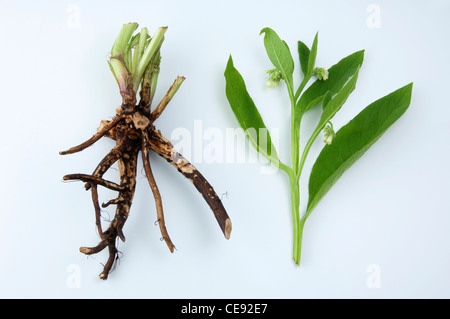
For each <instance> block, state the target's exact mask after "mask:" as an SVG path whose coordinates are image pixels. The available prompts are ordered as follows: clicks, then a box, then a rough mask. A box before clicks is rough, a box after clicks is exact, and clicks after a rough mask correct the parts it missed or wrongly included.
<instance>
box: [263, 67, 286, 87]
mask: <svg viewBox="0 0 450 319" xmlns="http://www.w3.org/2000/svg"><path fill="white" fill-rule="evenodd" d="M266 73H267V74H268V75H269V80H268V81H267V83H266V85H267V87H270V88H276V87H277V86H278V85H280V81H281V79H282V78H283V75H282V74H281V71H280V70H278V69H272V70H269V71H267V72H266Z"/></svg>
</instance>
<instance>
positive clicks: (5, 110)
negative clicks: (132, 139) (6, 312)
mask: <svg viewBox="0 0 450 319" xmlns="http://www.w3.org/2000/svg"><path fill="white" fill-rule="evenodd" d="M372 4H374V5H375V6H372ZM374 8H375V11H374ZM377 10H379V11H377ZM376 12H379V15H376ZM374 14H375V15H376V16H374ZM449 16H450V2H449V1H437V0H436V1H431V2H425V1H389V2H388V1H331V0H330V1H283V0H278V1H242V0H240V1H235V0H228V1H220V2H219V1H127V2H124V1H111V0H109V1H95V2H94V1H75V2H69V1H20V2H19V1H0V41H1V43H2V44H1V53H0V58H1V73H0V74H1V76H0V88H1V92H2V94H1V96H2V99H1V100H2V101H1V105H2V106H1V107H2V115H3V121H2V125H1V126H0V127H1V128H0V130H1V136H2V143H1V145H2V148H1V149H2V152H1V154H2V156H1V159H0V161H1V167H2V170H1V192H0V194H1V203H2V209H1V212H0V252H1V257H0V297H3V298H14V297H19V298H92V297H95V298H131V297H132V298H434V297H437V298H448V297H450V289H449V285H450V274H449V269H450V227H449V226H450V204H449V200H448V195H449V194H450V186H449V182H448V181H449V178H450V168H449V165H448V164H449V157H450V152H449V136H450V120H449V117H450V105H449V99H448V91H449V88H450V86H449V84H450V83H449V80H448V74H449V71H450V68H449V55H448V52H449V48H450V47H449V45H448V34H449V32H450V23H449V20H448V19H449ZM373 19H377V20H376V21H377V22H378V23H379V25H377V24H375V25H374V24H373V22H374V20H373ZM131 21H133V22H138V23H140V26H141V27H144V26H146V27H148V28H149V30H150V33H152V32H154V30H156V28H157V27H159V26H168V27H169V29H168V31H167V33H166V39H165V42H164V45H163V48H162V57H163V58H162V64H161V73H160V80H159V83H158V89H159V90H158V93H157V95H156V98H155V99H156V100H157V101H158V100H159V99H160V98H161V97H162V96H163V94H164V93H165V91H166V89H167V88H168V87H169V85H170V84H171V83H172V81H173V80H174V79H175V77H176V76H177V75H184V76H186V81H185V82H184V83H183V85H182V87H181V88H180V90H179V92H178V93H177V95H176V96H175V98H174V99H173V100H172V102H171V103H170V104H169V106H168V108H167V109H166V111H165V112H164V114H163V115H162V116H161V118H160V119H158V121H157V123H156V125H157V127H158V128H159V129H161V131H162V133H163V134H165V135H166V136H167V137H169V138H170V136H171V132H173V131H174V130H175V129H176V128H187V129H188V130H190V131H191V132H193V127H194V121H195V120H202V125H203V129H204V130H205V129H207V128H218V129H220V130H222V131H223V132H225V130H226V128H232V127H236V126H237V125H238V124H237V122H236V120H235V118H234V116H233V114H232V112H231V109H230V107H229V105H228V102H227V100H226V97H225V93H224V92H225V91H224V90H225V80H224V77H223V72H224V70H225V65H226V62H227V59H228V57H229V55H230V54H232V56H233V59H234V62H235V66H236V68H238V70H239V71H240V72H241V73H242V75H243V77H244V79H245V80H246V83H247V87H248V90H249V92H250V94H251V95H252V97H253V99H254V101H255V103H256V105H257V106H258V108H259V109H260V112H261V114H262V116H263V118H264V120H265V122H266V125H267V126H268V127H269V128H271V129H278V130H279V132H280V145H279V150H278V151H279V153H280V157H281V158H282V160H284V161H285V162H287V163H289V161H288V159H289V148H288V145H289V143H290V142H289V104H288V99H287V94H286V90H285V87H284V85H282V86H281V87H279V88H278V89H269V88H267V87H266V86H265V82H266V76H265V71H266V70H268V69H270V68H272V66H271V65H270V61H269V60H268V58H267V56H266V53H265V50H264V46H263V38H262V36H259V32H260V30H261V29H262V28H264V27H271V28H273V29H274V30H275V31H276V32H277V33H278V34H279V35H280V37H281V38H283V39H284V40H286V42H287V43H288V45H289V46H290V48H291V52H292V55H293V57H294V61H295V63H296V66H297V72H298V73H297V75H296V78H295V81H296V83H297V85H298V83H299V81H300V80H301V78H300V73H299V71H298V70H299V69H298V64H299V63H298V59H297V53H296V51H297V50H296V43H297V40H302V41H303V42H305V43H307V44H308V45H310V44H311V43H312V40H313V38H314V35H315V33H316V32H317V31H319V51H318V57H317V64H318V65H320V66H323V67H329V66H331V65H333V64H334V63H336V62H337V61H339V60H340V59H341V58H343V57H345V56H347V55H348V54H350V53H353V52H355V51H357V50H360V49H365V50H366V51H365V61H364V65H363V67H362V69H361V71H360V76H359V79H358V84H357V89H356V90H355V92H354V93H353V94H352V96H351V97H350V98H349V100H348V101H347V103H346V105H345V106H344V107H343V109H342V110H341V112H340V113H339V114H338V115H337V116H336V118H335V120H334V121H333V124H334V126H335V128H336V129H338V128H339V127H340V126H342V125H344V124H345V123H346V122H348V121H349V120H350V119H351V118H352V117H353V116H355V115H356V114H357V113H358V112H359V111H360V110H362V108H364V107H365V106H367V105H368V104H369V103H371V102H373V101H374V100H376V99H378V98H380V97H382V96H384V95H386V94H388V93H390V92H392V91H394V90H395V89H397V88H399V87H401V86H403V85H406V84H408V83H410V82H414V89H413V97H412V103H411V106H410V108H409V110H408V111H407V112H406V113H405V114H404V116H403V117H402V118H401V119H400V120H399V121H398V122H397V123H395V124H394V125H393V126H392V127H391V128H390V129H389V130H388V131H387V132H386V134H385V135H384V136H383V137H382V138H381V139H380V140H379V141H378V142H377V143H376V144H375V145H374V146H373V147H372V148H371V149H370V150H369V151H368V152H367V153H366V154H365V156H364V157H363V158H361V159H360V160H359V161H358V162H357V163H356V164H355V165H354V166H353V167H351V169H350V170H348V171H347V172H346V173H345V174H344V175H343V176H342V178H341V180H340V181H338V183H337V184H336V185H335V186H334V187H333V188H332V189H331V190H330V192H329V193H328V194H327V195H326V196H325V197H324V198H323V200H322V201H321V203H320V204H319V205H318V206H317V208H316V209H315V211H314V213H313V214H312V215H311V217H310V218H309V219H308V222H307V223H306V226H305V232H304V244H303V255H302V265H301V267H296V266H295V265H294V264H293V262H292V259H291V247H292V242H291V241H292V230H291V228H292V226H291V217H290V216H291V215H290V214H291V213H290V199H289V189H288V186H289V183H288V180H287V176H286V175H285V174H284V173H283V172H279V173H278V174H273V175H267V174H261V170H260V169H261V165H260V164H258V163H235V162H234V163H233V162H232V163H226V162H223V163H205V162H204V161H203V162H200V163H195V165H196V166H197V168H198V169H199V170H200V171H201V172H202V173H203V174H204V175H205V176H206V178H207V179H208V180H209V181H210V182H211V184H212V185H213V186H214V188H215V190H216V191H217V193H218V194H224V193H228V197H226V196H224V200H223V201H224V205H225V207H226V209H227V211H228V213H229V215H230V216H231V219H232V222H233V232H232V235H231V239H230V240H228V241H227V240H225V239H224V237H223V235H222V233H221V231H220V229H219V227H218V226H217V223H216V221H215V219H214V218H213V215H212V213H211V211H210V210H209V207H208V206H207V205H206V203H205V202H204V201H203V199H202V198H201V196H200V195H199V194H198V193H197V191H196V190H195V189H194V187H193V186H192V185H191V184H190V183H189V182H188V181H187V180H186V179H184V178H183V177H182V176H181V175H180V174H179V173H178V172H177V171H176V170H174V169H173V168H172V167H171V166H170V165H169V164H168V163H166V162H164V161H163V160H162V159H160V158H159V157H157V156H153V155H155V154H152V157H151V159H152V163H153V170H154V171H155V177H156V179H157V181H158V185H159V187H160V191H161V192H162V194H163V201H164V209H165V213H166V224H167V227H168V230H169V234H170V235H171V237H172V240H173V242H174V243H175V245H176V247H177V250H176V251H175V253H174V254H170V252H169V250H168V249H167V247H166V246H165V244H164V242H161V241H160V233H159V228H158V227H157V226H155V225H154V221H155V220H156V213H155V208H154V200H153V197H152V195H151V192H150V189H149V187H148V183H147V181H146V180H145V178H144V174H143V173H142V172H141V171H140V167H139V168H138V169H139V173H138V187H137V191H136V196H135V201H134V203H133V207H132V211H131V215H130V218H129V220H128V221H127V224H126V226H125V228H124V233H125V236H126V238H127V241H126V242H125V243H120V244H119V249H120V250H121V252H122V255H121V257H122V258H121V260H120V264H119V265H118V266H117V268H116V269H115V271H114V272H113V273H112V274H111V275H110V277H109V279H108V280H107V281H106V282H105V281H101V280H100V279H99V278H98V274H99V273H100V272H101V270H102V265H101V263H104V262H105V261H106V258H107V255H106V252H102V253H101V254H99V255H98V256H94V257H90V258H87V257H86V256H84V255H82V254H81V253H79V252H78V248H79V247H80V246H91V245H95V244H97V242H98V240H99V239H98V236H97V234H96V229H95V224H94V211H93V207H92V202H91V199H90V193H88V192H85V191H84V190H83V183H81V182H71V183H64V182H62V176H63V175H65V174H68V173H89V172H91V171H92V170H93V169H94V168H95V166H96V165H97V163H98V161H99V160H100V159H101V158H102V157H103V156H104V155H105V154H106V152H107V151H108V150H109V149H110V148H111V147H112V146H113V142H112V141H110V140H101V141H100V142H98V143H97V144H96V145H94V146H92V147H90V148H89V149H87V150H85V151H84V152H82V153H78V154H74V155H69V156H65V157H63V156H60V155H59V154H58V152H59V151H60V150H63V149H67V148H68V147H71V146H74V145H76V144H78V143H80V142H82V141H83V140H85V139H87V138H89V137H90V136H91V135H92V134H93V133H94V132H95V130H96V128H97V126H98V124H99V121H100V120H102V119H110V118H111V117H112V116H114V110H115V108H116V107H117V106H118V105H119V104H120V102H121V98H120V95H119V93H118V89H117V86H116V83H115V80H114V78H113V77H112V75H111V73H110V70H109V67H108V65H107V63H106V56H107V53H108V52H109V50H110V48H111V46H112V44H113V41H114V39H115V37H116V35H117V33H118V32H119V30H120V27H121V25H122V24H123V23H126V22H131ZM317 116H318V114H317V112H315V111H312V112H311V113H310V114H309V115H308V116H307V117H305V118H304V121H303V125H302V131H303V132H304V133H305V134H308V132H310V130H311V129H312V128H313V127H314V126H315V125H316V123H317V122H316V121H317ZM304 141H305V138H304V139H303V140H302V143H303V142H304ZM206 143H207V141H205V142H204V144H206ZM321 147H322V144H321V141H320V139H319V140H318V142H317V143H316V144H315V145H314V147H313V149H312V151H311V155H310V158H309V160H308V161H307V163H306V166H305V178H302V180H301V182H302V195H301V197H302V200H303V201H302V210H304V207H305V204H306V203H305V201H306V198H307V192H306V191H307V188H306V185H307V178H306V177H307V175H308V173H309V170H310V168H311V166H312V164H313V159H314V157H315V156H316V155H317V154H318V152H319V151H320V149H321ZM139 165H141V164H139ZM115 174H117V171H114V170H112V171H111V172H110V173H109V175H108V177H110V178H111V179H114V178H117V176H116V175H115ZM101 195H102V196H103V195H104V196H103V197H102V198H101V200H102V201H106V200H108V199H110V197H106V196H112V195H111V194H109V193H106V192H104V193H101ZM107 213H109V214H110V216H112V215H113V213H114V210H113V208H109V209H107V210H105V217H108V215H107ZM374 269H375V270H376V272H374ZM374 275H376V276H377V279H378V280H379V281H378V283H379V285H377V286H375V287H374V286H373V285H371V279H373V276H374ZM73 279H77V280H75V281H73Z"/></svg>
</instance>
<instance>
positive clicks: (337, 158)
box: [304, 83, 412, 219]
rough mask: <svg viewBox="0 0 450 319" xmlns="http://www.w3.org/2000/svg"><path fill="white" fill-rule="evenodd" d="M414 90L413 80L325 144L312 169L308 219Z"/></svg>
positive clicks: (405, 106)
mask: <svg viewBox="0 0 450 319" xmlns="http://www.w3.org/2000/svg"><path fill="white" fill-rule="evenodd" d="M411 93H412V83H410V84H408V85H406V86H404V87H402V88H400V89H398V90H396V91H394V92H392V93H390V94H388V95H386V96H385V97H382V98H381V99H379V100H377V101H375V102H373V103H372V104H370V105H369V106H367V107H366V108H365V109H364V110H362V111H361V112H360V113H359V114H358V115H357V116H355V117H354V118H353V119H352V120H351V121H350V122H349V123H348V124H347V125H345V126H344V127H342V128H341V129H340V130H339V131H338V132H337V133H336V137H335V138H334V139H333V143H332V144H331V145H326V146H325V147H324V148H323V150H322V151H321V152H320V154H319V156H318V158H317V160H316V162H315V163H314V166H313V168H312V171H311V176H310V179H309V201H308V206H307V210H306V214H305V216H304V218H305V219H306V218H307V217H308V216H309V214H311V211H312V210H313V209H314V207H315V206H316V205H317V203H318V202H319V201H320V200H321V199H322V197H323V196H324V195H325V194H326V193H327V192H328V191H329V189H330V188H331V187H332V186H333V185H334V184H335V183H336V181H337V180H338V179H339V178H340V177H341V176H342V174H343V173H344V172H345V171H346V170H347V169H348V168H349V167H350V166H351V165H352V164H353V163H355V162H356V161H357V160H358V159H359V158H360V157H361V156H362V155H363V154H364V153H365V152H366V151H367V150H368V149H369V148H370V147H371V146H372V145H373V144H374V143H375V142H376V141H377V140H378V139H379V138H380V137H381V136H382V135H383V133H384V132H385V131H386V130H387V129H388V128H389V127H390V126H391V125H392V124H393V123H394V122H395V121H396V120H397V119H398V118H400V117H401V116H402V114H403V113H404V112H405V111H406V110H407V109H408V107H409V104H410V102H411Z"/></svg>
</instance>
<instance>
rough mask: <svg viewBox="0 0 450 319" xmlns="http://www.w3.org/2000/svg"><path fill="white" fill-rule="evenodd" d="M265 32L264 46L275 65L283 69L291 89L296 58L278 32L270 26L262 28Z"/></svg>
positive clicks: (284, 76)
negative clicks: (293, 57) (294, 58)
mask: <svg viewBox="0 0 450 319" xmlns="http://www.w3.org/2000/svg"><path fill="white" fill-rule="evenodd" d="M262 33H264V46H265V48H266V51H267V55H268V56H269V59H270V61H271V62H272V64H273V66H274V67H275V68H277V69H278V70H280V71H281V74H282V75H283V79H284V80H285V81H286V83H287V84H288V86H290V89H291V90H292V87H293V80H292V74H293V72H294V60H293V59H292V55H291V51H289V47H288V45H287V44H286V42H284V41H283V40H281V39H280V37H279V36H278V34H276V32H275V31H273V30H272V29H270V28H264V29H262V30H261V33H260V34H262Z"/></svg>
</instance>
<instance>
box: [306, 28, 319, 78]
mask: <svg viewBox="0 0 450 319" xmlns="http://www.w3.org/2000/svg"><path fill="white" fill-rule="evenodd" d="M318 37H319V33H316V36H315V37H314V41H313V44H312V47H311V52H310V54H309V57H308V72H307V74H306V78H310V77H311V75H312V73H313V70H314V67H315V65H316V56H317V42H318Z"/></svg>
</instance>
